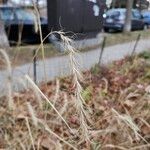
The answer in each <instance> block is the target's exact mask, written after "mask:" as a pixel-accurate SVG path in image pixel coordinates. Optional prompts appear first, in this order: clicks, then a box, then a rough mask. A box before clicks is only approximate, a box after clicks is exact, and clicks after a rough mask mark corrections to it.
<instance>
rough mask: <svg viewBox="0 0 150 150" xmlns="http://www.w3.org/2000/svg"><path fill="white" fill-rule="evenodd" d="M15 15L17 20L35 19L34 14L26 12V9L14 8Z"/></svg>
mask: <svg viewBox="0 0 150 150" xmlns="http://www.w3.org/2000/svg"><path fill="white" fill-rule="evenodd" d="M16 17H17V19H18V20H23V21H25V20H28V21H34V20H35V16H34V14H33V13H31V12H28V11H26V10H23V9H17V10H16Z"/></svg>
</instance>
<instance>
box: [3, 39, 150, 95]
mask: <svg viewBox="0 0 150 150" xmlns="http://www.w3.org/2000/svg"><path fill="white" fill-rule="evenodd" d="M134 44H135V42H130V43H125V44H119V45H115V46H110V47H106V48H105V50H104V53H103V56H102V63H103V64H107V63H110V62H112V61H114V60H118V59H121V58H123V57H124V56H126V55H130V54H131V52H132V50H133V47H134ZM149 49H150V39H146V40H140V42H139V43H138V46H137V48H136V53H140V52H142V51H145V50H149ZM100 51H101V50H100V49H95V50H92V51H88V52H84V53H81V55H80V57H79V58H78V62H79V63H80V64H81V66H82V70H87V69H90V68H91V67H92V66H93V65H95V64H96V63H98V61H99V55H100ZM44 64H45V65H44ZM44 68H45V71H44ZM69 68H70V67H69V58H68V56H61V57H55V58H50V59H46V60H45V62H44V63H43V62H42V61H39V62H38V63H37V80H38V83H40V82H42V81H46V80H47V81H48V80H52V79H55V78H56V77H62V76H66V75H69V74H70V69H69ZM44 72H46V76H45V73H44ZM25 74H28V75H29V76H30V77H31V78H32V77H33V64H26V65H23V66H19V67H15V68H13V71H12V79H13V82H12V88H13V90H15V91H18V90H21V89H23V88H24V86H26V85H27V82H26V81H25V80H24V79H23V78H24V75H25ZM7 76H8V75H7V71H0V83H1V86H0V94H3V93H4V92H6V91H7V84H6V83H7ZM20 81H21V82H22V83H23V84H24V85H23V84H22V83H20Z"/></svg>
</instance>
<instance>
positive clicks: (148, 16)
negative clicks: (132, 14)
mask: <svg viewBox="0 0 150 150" xmlns="http://www.w3.org/2000/svg"><path fill="white" fill-rule="evenodd" d="M142 16H143V20H144V23H145V28H149V27H150V11H142Z"/></svg>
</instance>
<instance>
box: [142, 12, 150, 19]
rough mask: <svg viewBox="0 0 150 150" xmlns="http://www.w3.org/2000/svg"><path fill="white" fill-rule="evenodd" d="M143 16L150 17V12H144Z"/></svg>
mask: <svg viewBox="0 0 150 150" xmlns="http://www.w3.org/2000/svg"><path fill="white" fill-rule="evenodd" d="M142 16H143V17H144V18H150V12H144V13H142Z"/></svg>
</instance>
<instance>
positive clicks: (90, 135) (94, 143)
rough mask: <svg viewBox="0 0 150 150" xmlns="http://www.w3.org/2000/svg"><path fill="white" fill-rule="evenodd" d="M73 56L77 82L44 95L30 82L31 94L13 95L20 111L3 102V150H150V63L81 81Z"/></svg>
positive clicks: (55, 85)
mask: <svg viewBox="0 0 150 150" xmlns="http://www.w3.org/2000/svg"><path fill="white" fill-rule="evenodd" d="M69 49H70V48H69ZM70 55H72V56H70V57H71V60H72V63H73V64H72V67H73V75H72V76H70V77H66V78H62V79H58V80H57V81H50V82H48V83H47V84H42V85H41V86H40V89H39V88H38V87H37V86H36V85H35V84H34V83H33V82H32V80H30V78H29V77H27V79H28V80H29V81H30V83H31V85H32V88H31V89H28V90H26V91H24V92H20V93H13V94H12V98H13V103H14V105H15V109H10V108H9V105H8V104H9V103H8V101H7V97H2V98H1V100H0V148H1V149H18V150H20V149H24V150H26V149H34V150H36V149H37V150H41V149H43V150H52V149H64V150H67V149H68V150H69V149H85V150H99V149H102V150H109V149H110V150H111V149H112V150H113V149H114V150H141V149H143V150H148V149H149V148H150V101H149V99H150V86H149V85H150V81H149V78H150V70H149V67H150V61H149V59H143V58H141V57H136V58H134V59H131V58H130V57H126V58H124V59H122V60H119V61H115V62H113V63H112V64H111V65H110V66H107V67H106V66H104V67H99V66H95V67H93V68H92V69H91V70H90V71H87V72H84V73H83V74H82V76H81V74H80V73H79V72H78V69H77V68H76V67H77V66H76V65H77V64H76V62H74V61H75V59H74V50H73V51H72V52H70ZM145 55H146V54H144V55H141V56H142V57H143V56H144V57H145ZM147 55H148V54H147ZM147 55H146V56H147ZM145 58H147V57H145ZM79 77H84V80H80V78H79ZM79 104H80V105H79ZM77 105H78V106H77Z"/></svg>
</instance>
